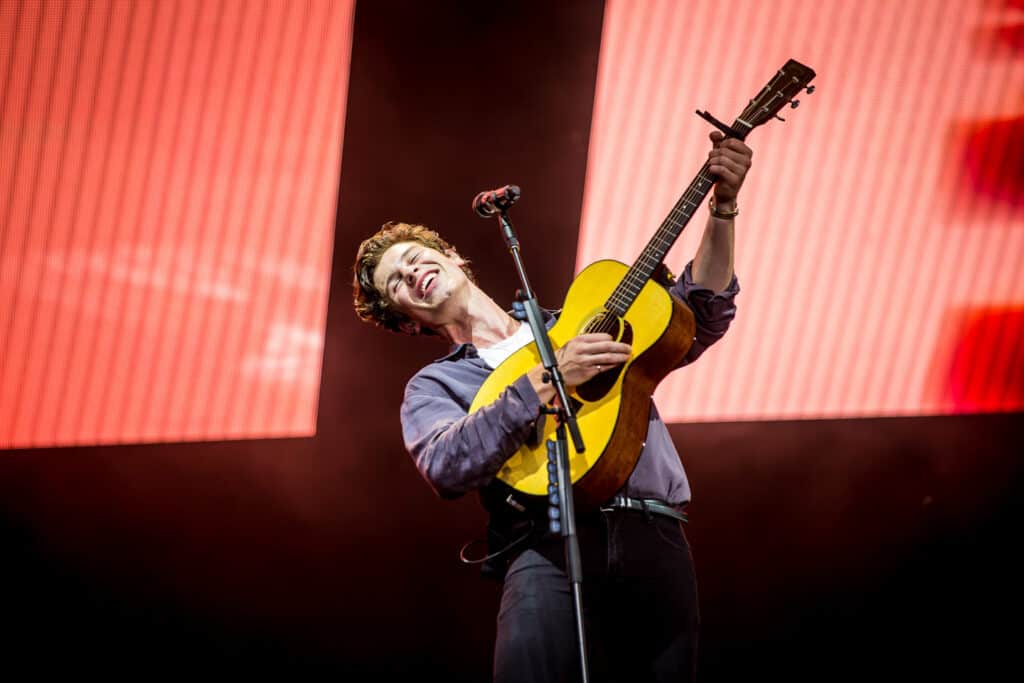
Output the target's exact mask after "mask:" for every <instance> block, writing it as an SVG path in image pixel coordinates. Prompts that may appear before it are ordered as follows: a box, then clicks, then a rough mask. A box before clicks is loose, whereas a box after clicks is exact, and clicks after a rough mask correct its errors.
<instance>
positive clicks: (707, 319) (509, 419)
mask: <svg viewBox="0 0 1024 683" xmlns="http://www.w3.org/2000/svg"><path fill="white" fill-rule="evenodd" d="M669 292H670V293H671V294H672V295H673V296H676V297H678V298H679V299H681V300H682V301H683V302H684V303H686V304H687V305H688V306H689V307H690V309H691V310H693V313H694V317H695V318H696V322H697V327H696V334H695V338H694V342H693V345H692V346H691V347H690V351H689V353H687V355H686V358H685V359H684V361H683V363H682V365H681V366H680V367H682V366H683V365H687V364H689V363H692V362H693V361H695V360H696V359H697V358H698V357H699V356H700V355H701V354H702V353H704V351H705V349H707V348H708V347H709V346H711V345H712V344H713V343H715V342H716V341H718V340H719V339H720V338H721V337H722V335H724V334H725V332H726V330H727V329H728V328H729V323H730V322H731V321H732V319H733V317H734V316H735V315H736V306H735V303H734V298H735V296H736V294H737V293H739V283H738V282H737V280H736V278H735V277H733V279H732V282H730V283H729V286H728V287H727V288H726V289H725V291H723V292H721V293H717V294H716V293H715V292H713V291H712V290H710V289H706V288H703V287H698V286H697V285H695V284H694V282H693V275H692V263H690V264H687V266H686V269H685V270H684V272H683V277H681V278H680V279H679V280H678V281H677V282H675V283H674V284H673V285H672V286H671V287H670V288H669ZM554 320H555V318H554V316H549V317H548V320H547V323H548V327H550V326H551V325H552V324H554ZM491 371H492V369H491V367H490V366H489V365H487V363H485V362H484V360H483V359H482V358H480V356H479V354H478V353H477V350H476V348H475V347H474V346H473V345H472V344H459V345H457V346H455V347H453V348H452V350H451V352H450V353H449V354H448V355H446V356H444V357H443V358H439V359H438V360H436V361H434V362H433V363H431V364H430V365H427V366H426V367H424V368H423V369H421V370H420V371H419V372H417V373H416V374H415V375H413V377H412V378H411V379H410V380H409V382H408V383H407V384H406V387H405V397H404V400H403V401H402V407H401V422H402V433H403V437H404V439H405V445H406V448H407V449H408V451H409V453H410V454H411V455H412V457H413V459H414V460H415V461H416V467H417V468H418V469H419V471H420V473H421V474H422V475H423V477H424V478H425V479H426V480H427V482H428V483H429V484H430V485H431V486H432V487H433V488H434V490H435V491H436V492H437V493H438V494H439V495H440V496H442V497H444V498H456V497H458V496H461V495H463V494H465V493H467V492H468V491H472V490H475V489H479V488H481V487H483V486H485V485H487V484H488V483H490V482H491V481H492V480H493V479H494V476H495V475H496V474H497V472H498V470H499V469H501V466H502V465H503V464H504V462H505V461H506V460H507V459H508V458H509V457H511V456H512V455H513V454H515V452H516V451H517V450H519V447H520V446H522V445H523V443H525V442H526V440H527V439H528V438H529V436H530V435H531V431H532V428H533V426H534V423H535V422H536V420H537V418H538V417H539V416H540V409H541V401H540V398H539V397H538V396H537V392H536V391H535V390H534V389H533V386H532V385H531V384H530V381H529V379H528V378H527V377H526V376H525V375H523V376H522V377H520V378H519V379H517V380H516V381H514V382H513V383H512V384H511V385H509V387H508V388H507V389H505V391H503V392H502V393H501V394H500V395H499V396H498V398H497V399H496V400H495V401H494V402H493V403H491V404H490V405H487V406H483V407H482V408H480V409H479V410H477V411H476V412H474V413H472V414H469V407H470V405H471V404H472V403H473V399H474V398H475V397H476V394H477V391H478V390H479V389H480V387H481V385H483V383H484V380H486V379H487V376H488V375H489V374H490V373H491ZM620 493H623V494H625V495H629V496H633V497H636V498H656V499H658V500H663V501H665V502H667V503H670V504H672V505H684V504H686V503H688V502H689V501H690V484H689V481H688V480H687V478H686V472H685V470H684V469H683V465H682V462H681V461H680V459H679V454H678V452H677V451H676V448H675V445H674V444H673V443H672V438H671V436H670V435H669V432H668V428H667V427H666V426H665V423H664V422H663V421H662V420H661V418H660V417H659V416H658V411H657V408H655V406H654V402H653V401H652V402H651V413H650V418H649V424H648V428H647V438H646V439H645V444H644V448H643V450H642V451H641V453H640V458H639V460H638V461H637V464H636V467H635V468H634V470H633V473H632V475H631V476H630V477H629V480H628V481H627V482H626V484H625V486H624V487H623V490H622V491H620Z"/></svg>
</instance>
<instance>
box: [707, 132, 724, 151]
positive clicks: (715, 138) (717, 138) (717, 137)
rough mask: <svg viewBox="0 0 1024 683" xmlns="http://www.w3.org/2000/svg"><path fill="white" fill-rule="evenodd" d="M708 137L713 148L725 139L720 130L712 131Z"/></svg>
mask: <svg viewBox="0 0 1024 683" xmlns="http://www.w3.org/2000/svg"><path fill="white" fill-rule="evenodd" d="M708 137H709V138H711V142H712V144H714V145H715V147H717V146H718V145H719V143H721V142H722V140H724V139H725V133H723V132H722V131H720V130H713V131H711V132H710V133H708Z"/></svg>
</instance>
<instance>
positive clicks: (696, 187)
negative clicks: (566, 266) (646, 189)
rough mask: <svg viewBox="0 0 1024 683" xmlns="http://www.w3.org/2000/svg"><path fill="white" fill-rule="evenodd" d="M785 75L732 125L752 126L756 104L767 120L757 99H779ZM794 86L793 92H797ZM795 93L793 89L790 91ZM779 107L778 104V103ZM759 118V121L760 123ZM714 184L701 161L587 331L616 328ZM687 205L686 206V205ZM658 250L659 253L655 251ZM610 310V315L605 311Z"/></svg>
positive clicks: (780, 74) (607, 330)
mask: <svg viewBox="0 0 1024 683" xmlns="http://www.w3.org/2000/svg"><path fill="white" fill-rule="evenodd" d="M785 78H786V74H785V70H784V69H783V70H780V71H779V73H778V74H776V76H775V77H774V78H773V79H772V81H771V82H770V83H769V84H768V85H766V86H765V87H764V88H763V89H762V90H761V92H760V93H759V94H758V96H757V97H756V98H755V99H753V100H751V101H750V102H749V103H748V105H747V107H746V108H744V110H743V111H742V112H741V113H740V115H739V116H738V117H737V118H736V121H734V123H733V127H734V128H736V127H738V126H742V127H744V128H746V129H747V133H748V134H749V133H750V131H752V130H753V129H754V128H756V127H757V126H758V125H761V123H757V122H755V123H750V122H748V121H746V120H745V119H746V118H747V117H748V116H750V114H751V113H753V112H754V111H756V110H757V109H759V108H762V109H764V119H763V121H767V117H768V116H770V115H771V113H770V110H769V109H768V107H767V106H765V105H762V104H761V101H762V100H764V98H765V97H766V96H767V95H768V94H769V93H773V92H774V94H773V95H772V96H771V99H777V98H779V97H780V96H782V97H783V99H785V98H786V96H785V95H784V94H783V93H782V92H781V91H776V89H777V88H778V86H777V83H778V82H779V81H780V80H782V79H785ZM790 80H792V81H793V82H794V83H797V82H798V81H799V79H797V78H795V77H791V78H790ZM799 89H800V88H798V89H797V92H799ZM794 94H795V93H794ZM779 108H781V106H780V107H779ZM763 121H762V123H763ZM713 185H714V180H713V178H712V177H710V176H709V175H708V163H707V162H704V165H703V166H702V167H701V169H700V171H698V173H697V176H696V177H695V178H694V180H693V181H692V182H691V183H690V185H689V186H688V187H687V189H686V191H685V192H683V194H682V196H681V197H680V198H679V200H677V201H676V203H675V205H674V206H673V207H672V210H671V211H669V214H668V216H667V217H666V218H665V220H664V221H663V222H662V224H661V226H660V227H659V228H658V230H657V231H656V232H655V234H654V236H653V237H652V238H651V240H650V241H649V242H648V243H647V245H646V246H645V247H644V249H643V251H642V252H641V254H640V257H639V258H638V259H637V260H636V262H634V264H633V265H632V266H631V267H630V269H629V271H627V273H626V276H625V277H623V279H622V280H621V281H620V283H619V284H618V286H617V287H616V288H615V290H614V291H613V292H612V295H611V296H610V297H609V299H608V303H607V304H606V307H605V310H606V313H607V314H604V315H601V316H600V317H598V318H597V319H596V322H595V321H591V323H590V324H588V325H587V331H597V332H606V333H611V332H612V331H615V330H617V328H618V326H619V325H618V318H621V317H623V316H625V314H626V311H628V310H629V307H630V306H632V305H633V302H634V301H635V300H636V297H637V296H638V295H639V294H640V291H641V290H642V289H643V287H644V285H646V284H647V280H648V279H650V277H651V275H652V274H653V273H654V271H655V270H656V269H657V267H658V266H659V265H660V264H661V262H662V260H663V259H664V257H665V255H666V254H667V253H668V251H669V249H671V248H672V245H673V244H674V243H675V241H676V240H677V239H678V238H679V235H680V234H682V230H683V228H685V227H686V225H687V223H688V222H689V220H690V218H691V217H692V216H693V213H694V212H695V211H696V210H697V207H698V206H699V205H700V203H701V202H702V201H703V199H704V197H706V196H707V193H708V192H709V191H710V189H711V187H712V186H713ZM685 205H688V206H689V208H686V206H685ZM659 254H660V255H659ZM608 314H611V315H608Z"/></svg>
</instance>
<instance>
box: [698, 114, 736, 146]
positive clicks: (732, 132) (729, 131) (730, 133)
mask: <svg viewBox="0 0 1024 683" xmlns="http://www.w3.org/2000/svg"><path fill="white" fill-rule="evenodd" d="M697 116H699V117H701V118H702V119H704V120H705V121H707V122H708V123H710V124H711V125H712V126H714V127H715V128H717V129H718V130H720V131H722V132H723V133H725V135H726V137H730V138H736V139H737V140H742V139H743V138H744V137H745V136H744V135H743V134H742V133H740V132H739V131H738V130H736V129H735V128H733V127H732V126H729V125H726V124H725V123H722V122H721V121H719V120H718V119H716V118H715V117H714V116H712V115H711V114H709V113H707V112H706V111H700V110H698V111H697Z"/></svg>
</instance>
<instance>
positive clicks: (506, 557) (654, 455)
mask: <svg viewBox="0 0 1024 683" xmlns="http://www.w3.org/2000/svg"><path fill="white" fill-rule="evenodd" d="M710 137H711V142H712V149H711V151H710V152H709V155H708V157H709V167H710V171H711V173H713V174H714V175H715V177H716V178H717V182H716V184H715V186H714V189H713V197H712V200H711V202H709V206H710V208H711V215H710V216H709V217H708V220H707V223H706V225H705V228H704V233H703V236H702V238H701V242H700V245H699V247H698V249H697V253H696V254H695V256H694V258H693V260H692V262H691V263H690V264H687V266H686V268H685V269H684V272H683V277H682V278H681V279H680V281H678V282H675V283H674V284H671V287H670V289H669V291H670V293H671V294H672V295H673V296H676V297H678V298H680V299H681V300H682V301H683V302H684V303H686V304H687V305H688V306H689V307H690V308H691V309H692V310H693V312H694V316H695V318H696V321H697V331H696V335H695V339H694V342H693V345H692V346H691V348H690V350H689V352H688V353H687V356H686V358H685V359H684V362H683V365H686V364H687V363H690V362H693V361H694V360H696V359H697V357H698V356H700V355H701V354H702V353H703V351H704V350H705V349H706V348H707V347H708V346H710V345H711V344H712V343H714V342H715V341H717V340H718V339H719V338H721V336H722V335H723V334H725V331H726V329H727V328H728V326H729V323H730V321H731V320H732V318H733V316H734V315H735V310H736V309H735V306H734V305H733V299H734V297H735V296H736V294H737V293H738V292H739V285H738V283H737V281H736V278H735V276H734V274H733V251H734V249H733V245H734V237H735V234H734V222H735V221H734V219H735V216H736V215H737V213H738V210H737V208H736V207H737V204H736V198H737V194H738V193H739V190H740V187H741V185H742V184H743V180H744V178H745V177H746V174H747V171H748V170H749V168H750V161H751V150H750V148H749V147H747V146H746V145H745V144H743V143H742V142H740V141H738V140H735V139H726V138H725V137H724V136H723V135H722V134H721V133H719V132H718V131H713V132H712V133H711V136H710ZM353 287H354V300H355V308H356V312H357V314H358V315H359V316H360V317H361V318H362V319H364V320H366V321H369V322H373V323H375V324H377V325H380V326H382V327H385V328H387V329H390V330H393V331H397V332H404V333H406V334H410V335H417V334H429V335H436V336H437V337H439V338H440V339H441V340H443V341H444V342H447V343H448V344H449V345H451V347H452V348H451V350H450V353H449V354H448V355H446V356H444V357H443V358H440V359H438V360H437V361H435V362H433V363H431V364H430V365H428V366H426V367H424V368H423V369H421V370H420V371H419V372H418V373H416V375H415V376H413V377H412V379H410V380H409V382H408V384H407V385H406V390H405V397H404V400H403V402H402V406H401V410H400V414H401V422H402V430H403V436H404V438H405V443H406V447H407V448H408V450H409V452H410V454H411V455H412V457H413V459H414V460H415V462H416V465H417V467H418V469H419V471H420V472H421V473H422V474H423V476H424V478H425V479H426V480H427V481H428V482H429V483H430V485H431V486H432V487H433V488H434V490H435V491H437V492H438V494H439V495H441V496H442V497H446V498H454V497H457V496H461V495H463V494H465V493H467V492H469V491H474V490H476V491H479V492H480V494H481V497H482V500H483V502H484V504H485V506H486V507H487V509H488V511H489V512H490V513H491V520H492V523H491V526H490V536H489V540H490V542H491V547H492V548H493V549H495V551H494V552H493V553H492V556H498V557H499V558H500V560H502V562H501V563H500V564H497V565H496V564H494V563H492V564H491V565H490V567H492V568H494V567H498V569H497V573H498V575H499V576H500V577H501V578H502V579H503V581H504V587H503V593H502V598H501V608H500V611H499V614H498V628H497V640H496V643H495V651H494V678H495V680H496V681H510V682H515V683H521V682H523V681H568V680H579V677H580V671H579V654H578V652H577V649H576V643H577V635H576V631H575V620H574V611H573V603H572V593H571V587H570V584H569V580H568V578H567V576H566V573H565V563H564V552H563V545H562V540H561V537H560V536H552V535H550V534H545V533H544V521H543V519H538V517H537V516H536V515H535V514H534V513H533V511H532V510H530V509H526V510H517V509H513V507H511V506H503V500H504V494H505V491H504V490H502V488H501V487H502V486H503V484H502V483H501V482H500V481H498V480H497V479H496V478H495V475H496V474H497V472H498V470H499V469H500V468H501V466H502V465H503V463H504V462H505V461H506V460H507V459H508V458H509V457H510V456H512V455H513V454H514V453H516V451H517V450H518V449H519V448H520V447H521V446H522V445H523V444H524V443H525V442H526V440H527V439H528V438H529V437H530V436H531V434H532V431H533V427H534V425H535V422H536V421H537V419H538V417H539V416H540V414H541V408H542V406H543V405H544V404H546V403H547V402H549V401H551V400H552V399H553V398H554V395H555V390H554V387H553V386H552V385H551V384H550V383H546V382H545V381H544V378H543V375H544V368H543V367H542V366H540V365H538V366H536V367H534V368H532V369H531V370H529V371H528V372H526V373H525V374H524V375H522V376H521V377H519V378H518V379H516V380H515V381H513V382H512V384H511V385H510V386H509V387H508V388H507V389H505V391H503V392H502V393H501V394H500V395H499V396H498V398H497V399H496V400H495V401H494V402H493V403H491V404H490V405H487V406H484V407H482V408H480V409H479V410H476V411H475V412H473V413H472V414H470V413H469V412H468V409H469V406H470V405H471V403H472V402H473V399H474V397H475V395H476V393H477V391H478V389H479V388H480V386H481V385H482V384H483V382H484V380H485V379H486V378H487V376H488V375H489V374H490V373H491V371H492V370H493V369H494V368H495V367H497V365H499V364H500V363H501V362H502V361H503V360H504V359H505V358H507V357H508V356H509V355H511V353H513V352H514V351H515V350H517V349H518V348H520V347H522V346H523V345H525V344H528V343H532V333H531V331H530V329H529V325H527V324H525V323H522V322H520V321H518V320H516V319H514V318H513V317H511V316H510V315H509V314H508V313H507V312H506V311H505V309H504V308H503V307H502V306H500V305H498V304H497V303H496V302H495V301H494V300H493V299H492V298H491V297H490V296H488V295H487V294H486V293H485V292H483V291H482V290H481V289H480V288H479V287H478V286H477V285H476V284H475V282H474V279H473V275H472V271H471V270H470V269H469V264H468V262H467V261H466V260H465V259H464V258H463V256H462V255H460V254H459V253H458V252H457V251H456V250H455V249H454V248H453V247H452V246H451V245H450V244H448V243H447V242H446V241H444V240H443V239H442V238H441V237H440V236H439V235H438V234H437V233H436V232H434V231H432V230H430V229H428V228H426V227H424V226H419V225H409V224H405V223H387V224H385V226H384V227H383V228H382V229H381V230H380V231H378V232H377V234H375V235H374V236H373V237H371V238H369V239H367V240H365V241H364V242H363V243H362V245H361V246H360V248H359V253H358V255H357V257H356V262H355V277H354V282H353ZM547 322H548V325H549V326H550V325H551V324H552V322H553V318H550V319H549V320H548V321H547ZM630 353H631V349H630V347H629V346H628V345H627V344H623V343H619V342H616V341H614V340H613V339H612V338H611V337H610V336H609V335H606V334H596V333H591V334H581V335H579V336H577V337H575V338H573V339H571V340H570V341H569V342H567V343H566V344H565V345H564V346H562V347H561V348H560V349H558V350H557V352H556V356H557V358H558V363H559V368H560V369H561V371H562V374H563V376H564V379H565V383H566V385H567V387H568V388H569V389H570V391H571V390H572V387H575V386H577V385H580V384H582V383H584V382H586V381H587V380H589V379H590V378H592V377H594V376H595V375H596V374H597V373H598V372H601V371H602V368H603V369H605V370H606V369H607V368H608V367H609V366H614V365H619V364H622V363H625V362H626V361H627V360H629V358H630ZM689 500H690V486H689V482H688V481H687V478H686V474H685V472H684V470H683V467H682V464H681V462H680V460H679V456H678V454H677V452H676V450H675V447H674V446H673V444H672V441H671V438H670V437H669V433H668V429H667V428H666V426H665V424H664V423H663V422H662V421H661V419H660V418H659V417H658V414H657V410H656V409H655V407H654V405H653V403H652V404H651V412H650V418H649V426H648V431H647V435H646V438H645V439H644V447H643V450H642V452H641V455H640V458H639V460H638V462H637V465H636V467H635V469H634V470H633V473H632V474H631V476H630V477H629V480H628V481H627V482H626V484H625V486H624V487H623V488H622V490H621V491H620V492H619V495H616V496H615V497H614V498H613V499H612V500H609V501H608V502H607V504H605V505H602V506H601V507H600V509H599V510H597V511H592V512H586V513H584V514H580V515H578V516H577V534H578V538H579V545H580V550H581V554H582V557H583V562H582V564H583V606H584V609H585V618H586V635H587V640H588V645H589V646H590V648H589V654H588V663H589V665H590V671H591V673H592V674H593V680H595V681H604V680H615V681H629V682H631V683H632V682H634V681H648V680H650V681H669V680H671V681H678V680H689V679H692V678H693V677H694V675H695V671H696V649H697V630H698V609H697V589H696V581H695V578H694V571H693V562H692V558H691V556H690V550H689V546H688V544H687V541H686V537H685V535H684V533H683V529H682V526H681V525H680V521H685V514H684V513H683V512H682V509H683V507H684V506H685V505H686V504H687V503H688V502H689ZM516 507H521V506H516ZM488 559H491V560H493V559H494V558H493V557H490V558H488Z"/></svg>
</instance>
